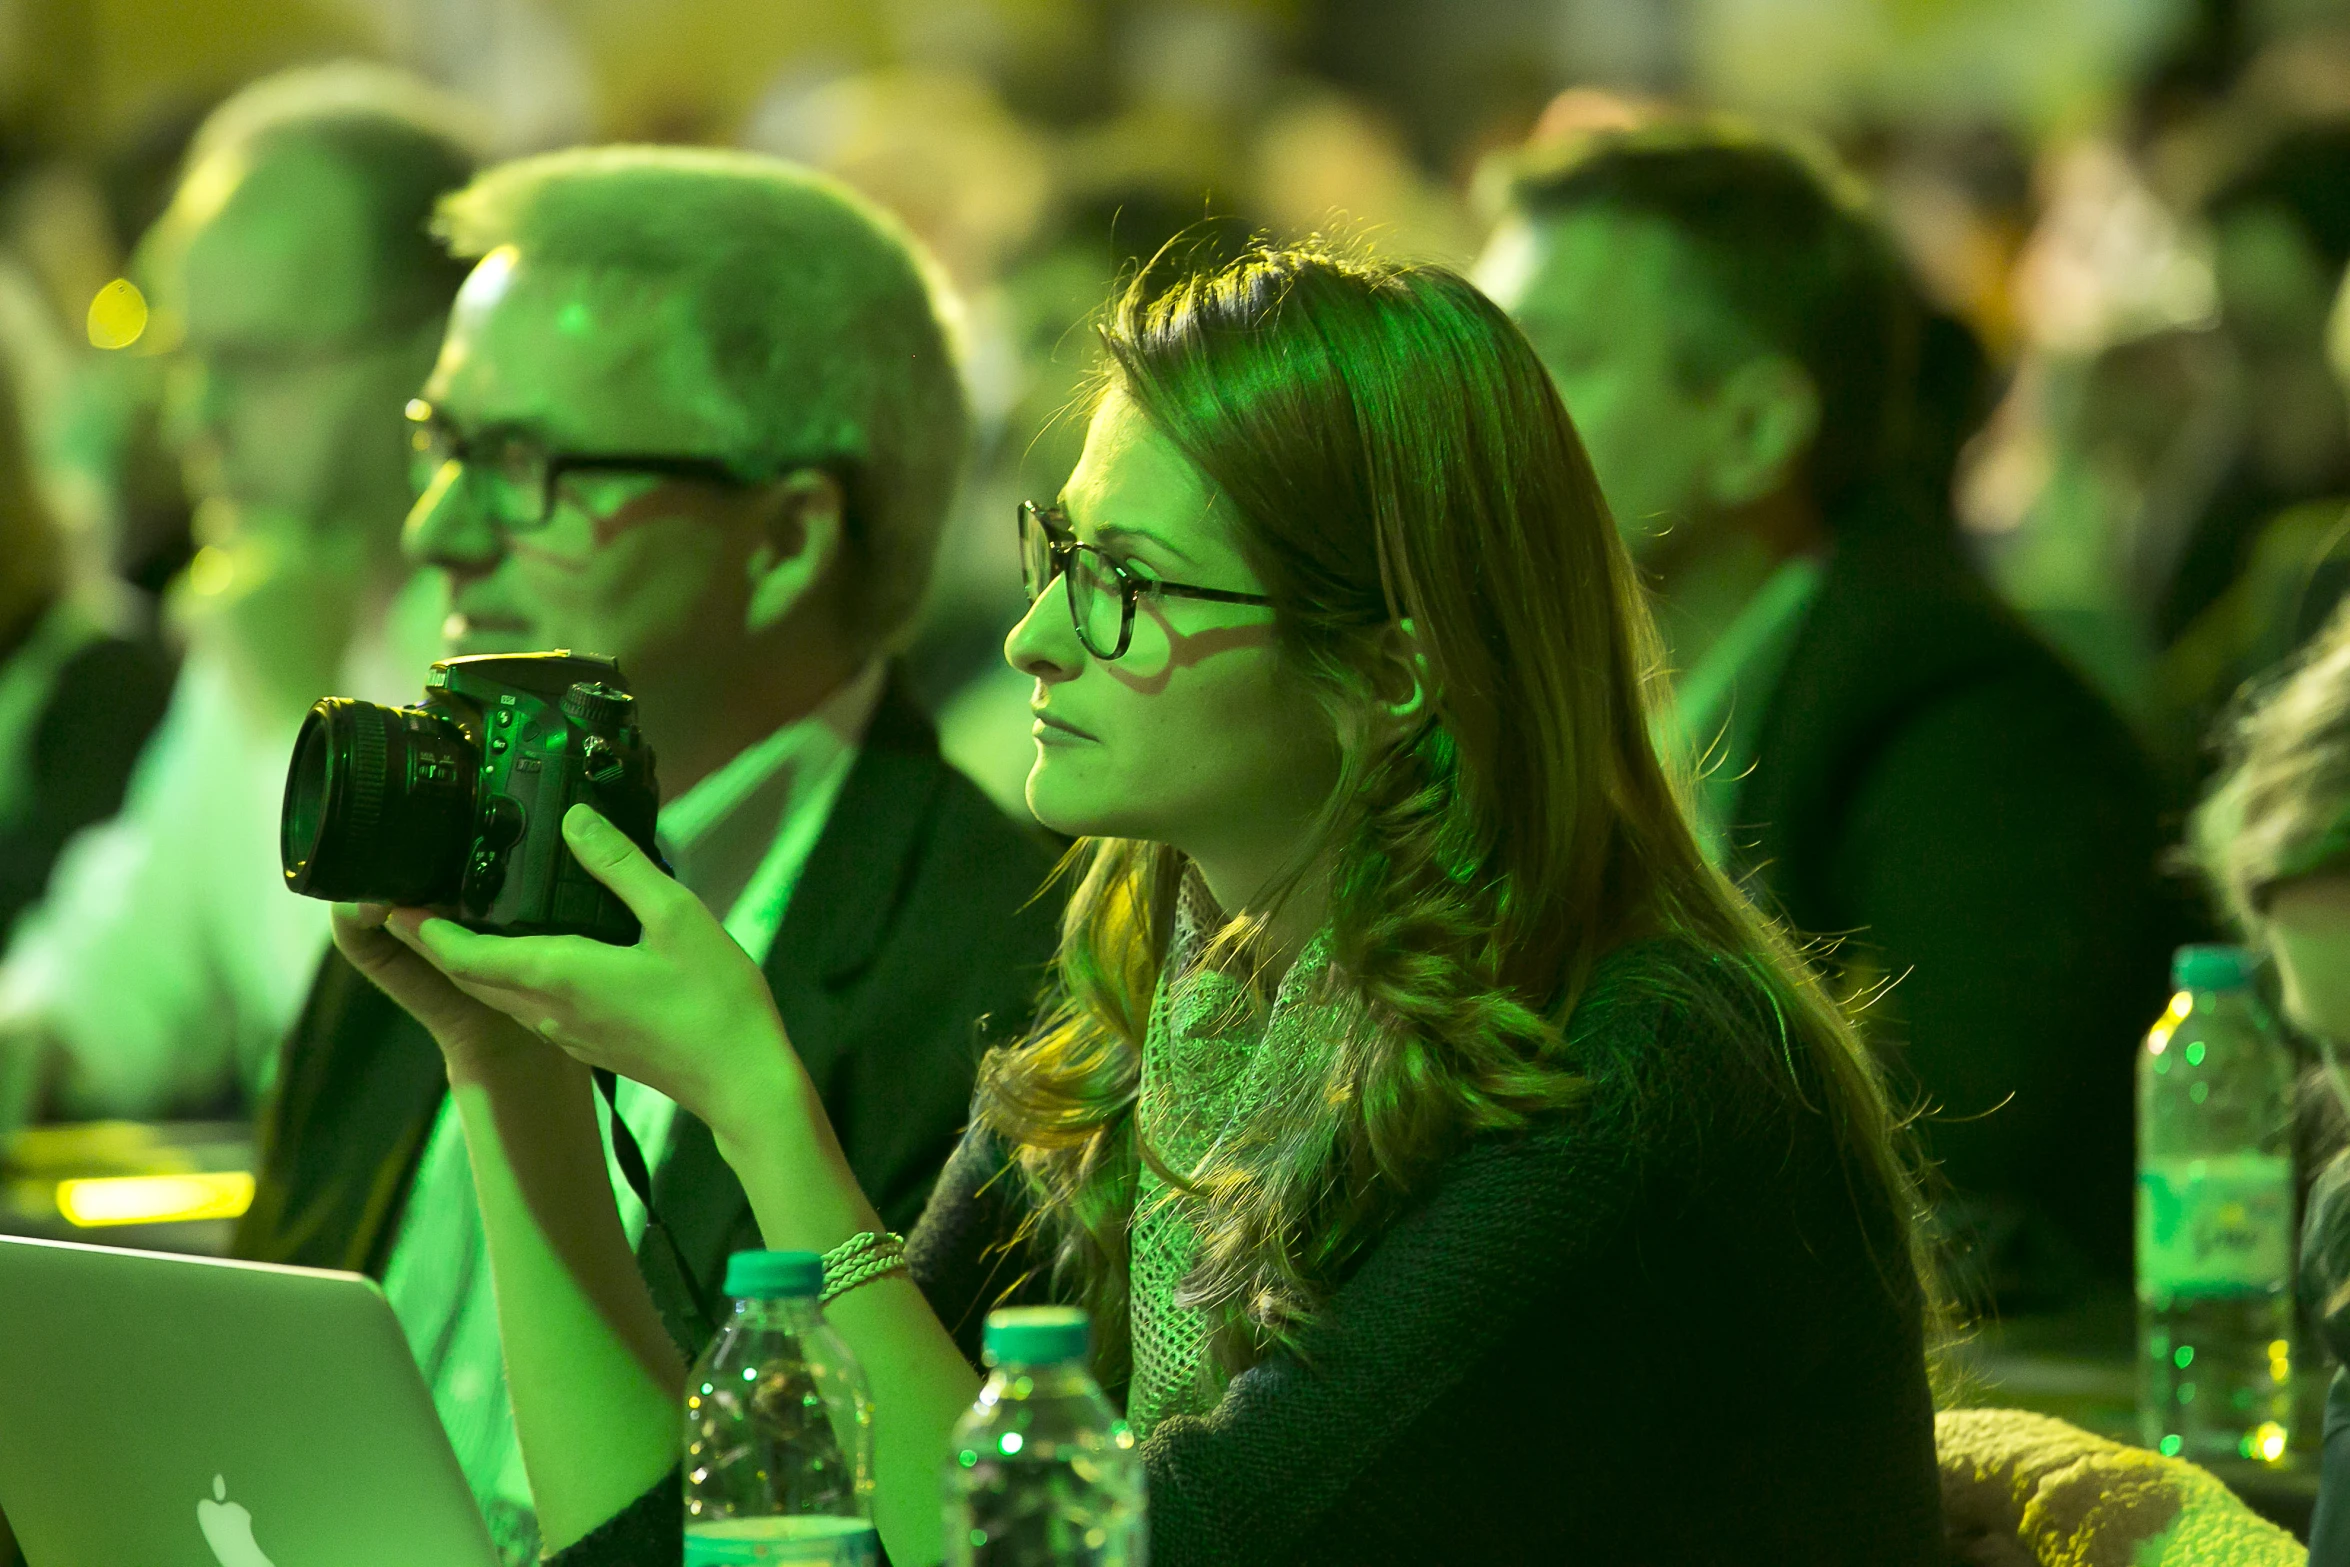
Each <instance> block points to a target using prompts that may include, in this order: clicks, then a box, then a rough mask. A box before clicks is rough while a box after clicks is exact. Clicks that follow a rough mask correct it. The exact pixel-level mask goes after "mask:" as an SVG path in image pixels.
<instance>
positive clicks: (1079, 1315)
mask: <svg viewBox="0 0 2350 1567" xmlns="http://www.w3.org/2000/svg"><path fill="white" fill-rule="evenodd" d="M985 1343H986V1348H987V1363H988V1364H989V1365H991V1366H1001V1365H1015V1366H1051V1365H1060V1364H1062V1363H1064V1362H1067V1361H1072V1360H1083V1359H1084V1358H1085V1356H1086V1353H1087V1351H1089V1350H1090V1349H1091V1348H1092V1345H1093V1325H1092V1324H1091V1323H1089V1322H1087V1321H1086V1320H1085V1313H1084V1312H1082V1311H1079V1310H1078V1309H1077V1308H1076V1307H1075V1306H1006V1307H1004V1308H1002V1309H1001V1310H999V1311H991V1312H989V1313H988V1314H987V1331H986V1334H985Z"/></svg>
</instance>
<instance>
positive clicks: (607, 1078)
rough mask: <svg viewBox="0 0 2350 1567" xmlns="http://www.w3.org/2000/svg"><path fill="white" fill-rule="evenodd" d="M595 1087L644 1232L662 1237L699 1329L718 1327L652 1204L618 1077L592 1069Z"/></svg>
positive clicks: (649, 1173)
mask: <svg viewBox="0 0 2350 1567" xmlns="http://www.w3.org/2000/svg"><path fill="white" fill-rule="evenodd" d="M595 1075H596V1091H597V1092H598V1093H600V1094H602V1095H603V1096H604V1104H605V1106H606V1107H607V1108H609V1109H610V1110H611V1112H612V1157H613V1158H615V1159H617V1160H619V1161H620V1173H621V1175H622V1176H624V1177H625V1178H626V1179H627V1181H628V1189H629V1190H630V1191H632V1192H634V1193H636V1200H637V1201H638V1202H640V1203H642V1204H644V1208H645V1233H646V1234H648V1235H658V1236H660V1237H661V1240H660V1245H661V1247H662V1249H663V1250H664V1251H665V1252H667V1253H668V1256H669V1265H670V1266H671V1267H672V1268H674V1269H676V1270H677V1279H678V1283H679V1284H680V1285H681V1286H682V1287H683V1288H684V1290H685V1293H686V1298H687V1299H688V1301H690V1302H691V1303H692V1305H693V1309H694V1313H695V1315H697V1316H698V1317H700V1318H701V1322H700V1324H699V1330H700V1333H701V1334H703V1335H705V1336H706V1335H708V1334H711V1333H715V1332H717V1331H718V1313H717V1311H716V1309H715V1308H714V1307H713V1306H712V1304H711V1301H710V1295H709V1292H708V1291H707V1290H705V1289H703V1288H702V1281H701V1279H700V1277H699V1276H698V1275H696V1274H695V1272H694V1270H693V1267H692V1265H691V1264H689V1263H688V1262H687V1261H686V1260H685V1249H684V1248H683V1247H681V1246H679V1245H678V1244H677V1237H676V1236H675V1235H674V1234H672V1233H671V1232H670V1229H669V1226H668V1225H666V1224H664V1223H662V1222H661V1211H660V1210H659V1209H658V1208H655V1207H654V1206H653V1172H652V1171H651V1169H649V1168H648V1167H647V1166H646V1164H645V1151H644V1149H643V1148H641V1147H639V1146H638V1145H637V1140H636V1133H634V1132H632V1131H630V1130H629V1129H628V1122H627V1120H626V1119H625V1118H623V1117H622V1115H621V1114H620V1086H619V1080H618V1079H617V1078H616V1077H615V1076H614V1075H613V1074H612V1073H611V1072H609V1071H607V1070H605V1069H604V1068H602V1067H597V1068H596V1069H595Z"/></svg>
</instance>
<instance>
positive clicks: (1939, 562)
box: [1480, 124, 2167, 1306]
mask: <svg viewBox="0 0 2350 1567" xmlns="http://www.w3.org/2000/svg"><path fill="white" fill-rule="evenodd" d="M1480 275H1481V278H1482V280H1483V281H1484V282H1485V283H1486V284H1487V286H1488V287H1490V288H1491V289H1493V290H1494V291H1495V293H1496V295H1497V297H1499V298H1500V299H1501V300H1502V301H1503V302H1504V303H1505V304H1506V305H1507V306H1508V307H1509V308H1510V309H1511V310H1512V311H1513V313H1514V314H1515V315H1516V317H1517V319H1518V321H1519V323H1520V325H1521V326H1523V327H1524V328H1525V330H1526V332H1527V335H1528V336H1529V337H1530V338H1531V339H1532V340H1533V342H1534V343H1535V345H1536V347H1537V349H1538V350H1539V351H1540V352H1541V353H1542V355H1543V357H1544V360H1545V362H1546V363H1547V365H1548V366H1549V368H1550V370H1551V373H1552V375H1553V376H1554V378H1555V379H1556V380H1557V382H1558V384H1559V387H1560V389H1561V391H1562V393H1563V395H1564V397H1565V399H1566V403H1567V406H1568V408H1569V410H1570V411H1571V412H1572V413H1573V414H1574V417H1575V421H1576V424H1577V427H1578V428H1579V429H1581V430H1582V431H1583V433H1584V438H1585V440H1586V442H1587V443H1588V445H1589V447H1590V450H1591V455H1592V461H1593V464H1594V466H1595V467H1596V468H1597V470H1598V473H1599V477H1600V482H1601V486H1602V488H1603V490H1604V491H1605V492H1606V495H1607V498H1608V502H1609V505H1610V508H1611V510H1612V511H1613V512H1614V514H1615V517H1616V519H1617V525H1618V527H1619V528H1621V529H1622V530H1623V532H1624V534H1625V536H1626V538H1627V540H1628V541H1629V542H1630V544H1631V547H1632V551H1633V555H1634V558H1635V559H1636V560H1637V561H1638V562H1639V563H1640V565H1641V566H1642V567H1643V568H1644V570H1645V572H1646V573H1647V575H1648V577H1649V580H1650V582H1651V583H1652V584H1653V585H1654V587H1655V589H1656V591H1657V593H1658V595H1659V619H1660V624H1661V626H1662V629H1663V631H1664V633H1665V636H1666V639H1667V642H1668V646H1669V653H1670V658H1671V662H1672V665H1673V667H1674V669H1675V671H1676V681H1677V696H1678V701H1677V710H1678V711H1677V718H1676V723H1677V726H1678V728H1679V730H1680V732H1681V740H1682V742H1683V743H1684V744H1685V745H1686V747H1687V749H1688V751H1689V753H1690V754H1691V756H1692V758H1693V759H1694V760H1695V761H1696V762H1697V763H1698V765H1699V769H1700V772H1701V781H1700V784H1699V788H1698V800H1697V805H1698V814H1699V817H1700V820H1701V823H1702V824H1703V825H1704V826H1705V827H1706V829H1707V830H1708V832H1709V835H1710V837H1711V841H1712V846H1713V852H1714V853H1715V854H1716V855H1717V857H1718V858H1719V859H1720V860H1721V861H1722V862H1723V863H1724V864H1725V865H1726V866H1728V867H1730V868H1731V869H1733V870H1734V871H1736V872H1737V873H1739V874H1740V875H1742V876H1743V877H1744V878H1745V879H1746V882H1747V885H1748V886H1749V888H1750V890H1752V891H1753V892H1754V893H1755V894H1756V895H1757V896H1758V897H1760V898H1761V899H1762V900H1763V901H1764V902H1765V903H1766V905H1768V906H1771V907H1773V908H1775V909H1778V910H1780V911H1783V912H1784V913H1785V914H1786V916H1787V917H1788V918H1789V919H1790V920H1791V921H1792V922H1793V923H1794V924H1795V925H1796V926H1797V927H1798V928H1799V929H1801V930H1804V931H1807V932H1810V933H1812V934H1814V935H1816V936H1820V937H1823V938H1828V939H1830V940H1832V941H1834V942H1835V946H1834V961H1835V964H1836V966H1837V968H1838V969H1839V970H1840V974H1841V980H1842V983H1843V985H1844V986H1845V988H1846V990H1847V992H1848V993H1849V994H1850V995H1851V996H1852V997H1854V998H1855V999H1863V1000H1867V1002H1868V1005H1867V1010H1866V1013H1865V1017H1864V1021H1865V1022H1866V1024H1867V1025H1868V1027H1869V1030H1870V1032H1871V1033H1872V1035H1873V1036H1874V1038H1875V1040H1876V1042H1877V1043H1878V1044H1879V1045H1880V1047H1881V1048H1884V1049H1886V1050H1887V1051H1888V1052H1889V1053H1893V1054H1896V1055H1898V1056H1899V1057H1900V1058H1901V1059H1902V1060H1904V1061H1905V1063H1906V1068H1907V1074H1908V1076H1909V1077H1910V1078H1912V1079H1913V1080H1914V1082H1915V1083H1916V1085H1917V1087H1918V1088H1919V1089H1920V1090H1921V1091H1922V1094H1923V1096H1924V1098H1925V1101H1926V1104H1927V1106H1928V1108H1929V1109H1930V1110H1931V1111H1932V1112H1934V1114H1933V1117H1932V1120H1931V1124H1929V1126H1928V1127H1927V1128H1926V1132H1927V1144H1928V1149H1929V1152H1930V1154H1931V1155H1932V1156H1933V1157H1934V1159H1935V1160H1936V1161H1937V1162H1938V1163H1939V1165H1940V1167H1941V1175H1942V1178H1943V1180H1944V1181H1945V1182H1946V1183H1947V1185H1948V1187H1949V1188H1950V1189H1951V1192H1952V1194H1953V1195H1952V1196H1951V1197H1950V1198H1948V1199H1946V1202H1945V1213H1946V1219H1947V1222H1949V1223H1950V1224H1951V1225H1952V1227H1953V1228H1954V1229H1955V1230H1957V1231H1958V1232H1959V1234H1960V1237H1961V1239H1962V1242H1963V1244H1964V1246H1965V1247H1966V1248H1967V1249H1969V1250H1970V1251H1971V1253H1972V1258H1973V1261H1972V1267H1973V1268H1974V1269H1976V1270H1979V1271H1978V1272H1976V1274H1975V1276H1974V1277H1973V1278H1971V1279H1970V1280H1969V1281H1968V1283H1969V1287H1970V1288H1974V1289H1977V1290H1981V1289H1985V1288H1988V1289H1990V1290H1992V1291H1993V1292H1995V1293H1997V1294H1998V1295H1999V1296H2000V1298H2001V1299H2002V1300H2003V1301H2004V1302H2005V1303H2006V1304H2008V1305H2010V1306H2014V1305H2020V1304H2026V1303H2029V1302H2030V1301H2032V1300H2034V1299H2035V1298H2047V1297H2049V1296H2052V1295H2060V1294H2064V1293H2067V1292H2069V1291H2071V1290H2073V1289H2076V1288H2077V1287H2079V1286H2080V1285H2081V1284H2082V1283H2083V1282H2084V1281H2085V1273H2086V1272H2087V1271H2090V1270H2093V1271H2094V1272H2097V1273H2102V1274H2104V1275H2107V1276H2109V1277H2112V1278H2117V1279H2118V1278H2120V1277H2123V1276H2125V1275H2126V1270H2127V1266H2128V1257H2129V1233H2130V1229H2129V1225H2130V1189H2131V1188H2130V1172H2131V1145H2130V1097H2129V1095H2130V1077H2129V1068H2130V1061H2131V1042H2132V1040H2133V1039H2134V1037H2135V1034H2136V1032H2137V1030H2138V1027H2139V1025H2140V1024H2141V1023H2142V1022H2143V1021H2144V1019H2145V1018H2146V1017H2147V1016H2150V1015H2151V1009H2152V1008H2154V1007H2156V1006H2158V1005H2159V997H2160V990H2161V985H2162V945H2163V940H2164V937H2165V935H2166V934H2167V932H2165V931H2163V930H2162V929H2160V928H2158V926H2157V925H2156V924H2155V922H2154V920H2153V918H2152V916H2151V913H2150V911H2151V910H2152V909H2153V908H2155V907H2156V905H2157V900H2156V898H2155V897H2154V890H2155V867H2156V859H2157V852H2158V847H2159V845H2158V839H2157V833H2156V825H2155V807H2154V799H2153V792H2152V784H2151V781H2150V778H2149V776H2148V773H2147V769H2146V767H2145V765H2144V762H2143V760H2142V758H2141V756H2140V755H2139V752H2138V750H2137V748H2136V746H2135V744H2134V743H2133V741H2132V739H2131V737H2130V736H2129V734H2128V733H2127V732H2126V730H2125V729H2124V727H2123V726H2122V724H2121V723H2120V721H2119V720H2118V719H2117V718H2116V717H2115V716H2114V715H2113V714H2112V712H2111V711H2110V710H2109V709H2108V708H2107V707H2106V706H2105V705H2104V704H2103V703H2102V702H2101V701H2100V700H2099V699H2098V698H2096V697H2095V696H2093V695H2092V694H2091V693H2090V692H2089V691H2088V690H2087V689H2086V688H2085V687H2084V686H2083V685H2082V683H2081V682H2080V681H2079V680H2078V679H2076V678H2075V677H2074V676H2073V675H2072V674H2071V673H2070V672H2069V671H2068V670H2067V669H2066V668H2065V667H2064V666H2063V665H2062V664H2061V663H2060V662H2059V661H2058V660H2057V659H2056V658H2055V657H2054V655H2052V654H2051V653H2050V652H2048V651H2047V650H2046V649H2045V648H2044V647H2043V646H2042V645H2041V644H2040V643H2039V642H2038V641H2036V640H2035V639H2034V638H2033V637H2032V636H2031V635H2030V634H2029V633H2028V632H2027V631H2026V630H2025V629H2024V628H2023V627H2022V626H2021V625H2019V624H2018V623H2017V622H2016V621H2015V620H2014V619H2013V618H2012V617H2010V616H2009V615H2008V614H2007V613H2006V612H2005V611H2003V610H2002V609H2001V608H2000V606H1999V605H1998V604H1997V603H1996V602H1995V600H1994V599H1993V598H1992V596H1991V594H1990V593H1989V591H1988V590H1987V589H1986V588H1985V587H1983V586H1982V585H1981V584H1980V583H1979V582H1978V581H1977V580H1976V579H1975V577H1974V576H1973V575H1972V573H1971V572H1970V571H1969V570H1968V568H1967V566H1966V565H1965V563H1964V561H1963V560H1962V558H1961V557H1960V555H1959V553H1958V550H1957V548H1956V545H1955V543H1954V540H1953V538H1952V530H1951V527H1950V519H1949V512H1948V500H1947V497H1948V495H1949V491H1950V477H1951V475H1950V468H1949V464H1950V462H1951V461H1952V459H1953V457H1954V455H1955V452H1956V448H1957V444H1958V442H1957V441H1956V440H1955V439H1954V438H1953V432H1952V430H1951V429H1949V428H1946V427H1947V426H1950V425H1952V424H1953V423H1955V422H1957V421H1959V420H1961V419H1963V417H1964V416H1963V414H1962V413H1960V412H1957V411H1955V410H1958V409H1960V408H1962V407H1963V406H1964V405H1965V404H1966V403H1967V401H1968V399H1969V398H1970V397H1971V396H1974V395H1979V393H1973V392H1970V391H1969V390H1968V388H1967V385H1966V383H1967V382H1968V380H1969V374H1968V372H1967V370H1966V364H1967V363H1968V362H1969V359H1970V356H1969V355H1967V354H1965V353H1964V352H1961V351H1958V350H1957V349H1955V348H1953V347H1952V346H1951V345H1949V344H1943V345H1941V347H1939V348H1937V349H1936V351H1935V353H1934V354H1933V355H1932V356H1927V355H1925V354H1923V353H1922V352H1921V334H1922V331H1923V328H1922V325H1921V310H1920V306H1919V303H1918V301H1917V298H1916V295H1915V292H1914V290H1913V289H1912V288H1911V286H1910V285H1909V283H1908V281H1907V279H1906V277H1905V276H1904V275H1903V274H1902V273H1901V271H1900V269H1899V266H1898V264H1897V263H1896V262H1895V260H1894V258H1893V256H1892V253H1891V251H1890V249H1889V246H1888V244H1887V243H1886V241H1885V240H1884V238H1883V237H1882V235H1881V234H1880V232H1879V231H1878V230H1877V229H1876V227H1875V226H1874V225H1873V224H1872V223H1871V221H1870V220H1868V219H1867V218H1866V217H1865V216H1863V214H1862V210H1861V208H1860V206H1859V205H1858V203H1857V200H1856V198H1855V197H1854V195H1853V194H1852V193H1850V192H1849V191H1847V190H1845V189H1844V188H1842V184H1841V182H1840V180H1839V178H1838V176H1837V175H1836V174H1835V173H1834V172H1833V171H1830V170H1827V169H1825V168H1824V167H1823V166H1821V165H1820V164H1818V163H1817V162H1815V161H1814V160H1812V159H1810V158H1809V157H1807V156H1804V155H1802V154H1799V153H1798V152H1797V151H1795V150H1794V149H1792V148H1790V147H1788V146H1785V145H1782V144H1779V143H1775V142H1772V141H1769V140H1766V139H1761V138H1758V137H1755V136H1752V135H1749V134H1747V133H1745V132H1744V131H1741V130H1738V129H1735V128H1717V127H1708V126H1698V125H1686V124H1683V125H1668V124H1659V125H1655V126H1652V127H1649V128H1646V129H1636V130H1633V131H1630V132H1624V133H1617V134H1607V135H1600V136H1597V137H1593V138H1588V139H1582V140H1578V141H1576V142H1573V143H1569V144H1566V145H1563V146H1559V147H1555V148H1550V149H1537V150H1535V151H1534V152H1532V153H1530V154H1528V155H1526V157H1525V161H1524V163H1523V165H1522V167H1521V169H1520V172H1519V175H1518V177H1517V180H1516V183H1515V188H1514V201H1513V207H1512V211H1511V213H1510V215H1509V217H1508V218H1507V220H1506V221H1505V222H1504V224H1503V225H1502V227H1501V228H1500V229H1499V230H1498V231H1497V233H1496V235H1495V238H1494V240H1493V242H1492V244H1491V246H1490V248H1489V250H1488V252H1487V254H1486V256H1485V258H1484V260H1483V262H1482V263H1481V266H1480ZM1921 374H1924V375H1925V376H1926V379H1927V381H1928V383H1929V384H1926V385H1924V386H1921V385H1920V377H1921ZM1942 382H1949V383H1950V384H1949V385H1942V384H1941V383H1942ZM2084 1264H2085V1265H2086V1267H2084Z"/></svg>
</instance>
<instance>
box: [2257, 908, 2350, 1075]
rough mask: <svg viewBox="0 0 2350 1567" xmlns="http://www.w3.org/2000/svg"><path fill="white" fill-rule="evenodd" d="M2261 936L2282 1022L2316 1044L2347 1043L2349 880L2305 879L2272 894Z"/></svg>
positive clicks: (2349, 1022) (2349, 1039)
mask: <svg viewBox="0 0 2350 1567" xmlns="http://www.w3.org/2000/svg"><path fill="white" fill-rule="evenodd" d="M2266 935H2267V941H2268V949H2269V956H2270V957H2271V958H2272V959H2274V960H2275V963H2276V966H2277V977H2278V978H2279V979H2280V980H2282V981H2283V984H2284V1002H2285V1014H2286V1016H2288V1017H2290V1018H2291V1019H2292V1020H2293V1022H2294V1024H2295V1025H2296V1026H2297V1027H2299V1028H2302V1029H2304V1030H2306V1031H2307V1032H2309V1033H2311V1034H2313V1035H2315V1036H2317V1037H2318V1038H2320V1039H2324V1040H2328V1041H2336V1042H2350V874H2341V873H2335V874H2328V875H2322V876H2305V877H2303V878H2302V879H2300V880H2299V881H2292V882H2287V883H2286V884H2285V885H2284V886H2282V887H2280V888H2278V889H2277V890H2276V892H2275V893H2274V894H2272V895H2271V897H2270V899H2269V904H2268V914H2267V926H2266Z"/></svg>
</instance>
